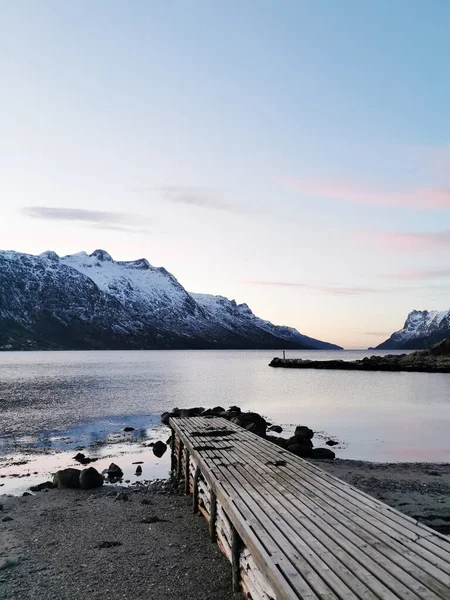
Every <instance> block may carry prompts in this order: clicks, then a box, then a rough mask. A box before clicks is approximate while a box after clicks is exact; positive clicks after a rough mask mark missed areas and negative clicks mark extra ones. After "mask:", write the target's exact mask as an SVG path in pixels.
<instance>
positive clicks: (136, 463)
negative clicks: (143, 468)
mask: <svg viewBox="0 0 450 600" xmlns="http://www.w3.org/2000/svg"><path fill="white" fill-rule="evenodd" d="M131 464H132V465H143V464H144V461H143V460H136V461H135V462H133V463H131Z"/></svg>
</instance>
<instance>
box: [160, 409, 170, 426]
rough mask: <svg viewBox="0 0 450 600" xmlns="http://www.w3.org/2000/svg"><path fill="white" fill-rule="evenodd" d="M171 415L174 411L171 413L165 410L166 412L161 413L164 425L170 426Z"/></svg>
mask: <svg viewBox="0 0 450 600" xmlns="http://www.w3.org/2000/svg"><path fill="white" fill-rule="evenodd" d="M171 416H172V413H170V412H164V413H163V414H162V415H161V423H162V424H163V425H167V426H169V419H170V417H171Z"/></svg>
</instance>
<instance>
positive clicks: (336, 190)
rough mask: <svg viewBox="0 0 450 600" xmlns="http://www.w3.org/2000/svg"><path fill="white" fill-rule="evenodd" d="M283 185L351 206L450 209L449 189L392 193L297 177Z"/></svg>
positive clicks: (353, 184)
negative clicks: (351, 204) (352, 204)
mask: <svg viewBox="0 0 450 600" xmlns="http://www.w3.org/2000/svg"><path fill="white" fill-rule="evenodd" d="M282 185H283V187H285V188H288V189H291V190H294V191H296V192H298V193H299V194H301V195H303V196H310V197H313V198H324V199H328V200H339V201H346V202H352V203H354V204H362V205H370V206H378V207H401V208H409V209H411V210H439V209H450V186H442V187H434V186H430V187H425V188H418V189H412V190H408V191H399V192H393V191H388V190H380V189H374V188H370V187H367V186H360V185H357V184H355V183H354V182H352V181H333V180H329V179H303V178H298V177H291V178H285V179H283V180H282Z"/></svg>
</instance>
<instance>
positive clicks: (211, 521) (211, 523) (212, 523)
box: [209, 488, 217, 542]
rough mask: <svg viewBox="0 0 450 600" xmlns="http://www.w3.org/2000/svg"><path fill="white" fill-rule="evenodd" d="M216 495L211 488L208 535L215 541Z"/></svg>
mask: <svg viewBox="0 0 450 600" xmlns="http://www.w3.org/2000/svg"><path fill="white" fill-rule="evenodd" d="M216 519H217V497H216V493H215V491H214V490H213V489H212V488H211V491H210V493H209V535H210V537H211V541H212V542H216V539H217V536H216Z"/></svg>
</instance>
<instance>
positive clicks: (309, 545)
mask: <svg viewBox="0 0 450 600" xmlns="http://www.w3.org/2000/svg"><path fill="white" fill-rule="evenodd" d="M171 421H172V419H171ZM173 421H174V422H173V429H174V430H175V431H177V433H178V435H179V436H180V437H182V441H183V443H184V445H185V447H186V451H189V453H190V454H191V455H192V454H193V453H195V460H196V462H197V465H198V468H199V469H200V470H201V472H202V473H204V474H205V478H207V479H208V485H209V487H210V489H215V493H216V495H217V501H218V502H219V503H220V505H221V506H222V508H223V510H224V511H225V514H226V515H227V516H228V518H229V519H230V521H231V523H232V524H233V526H234V527H235V528H236V530H237V531H238V533H239V536H240V537H241V538H242V540H243V541H244V543H245V544H246V546H247V547H248V548H249V550H250V551H251V552H252V554H253V553H255V557H256V559H257V561H258V562H259V563H260V564H261V565H262V566H263V569H264V572H267V574H268V578H269V582H270V584H271V585H274V589H275V591H276V592H277V595H278V594H279V597H280V598H297V597H299V598H303V597H305V598H308V599H309V598H321V599H322V598H330V599H331V598H333V599H337V598H339V600H350V599H357V600H359V599H364V600H367V599H369V598H374V599H375V598H382V599H384V598H386V599H389V600H392V599H398V598H401V599H407V598H408V599H411V600H412V599H414V600H417V599H418V598H421V599H422V600H431V599H433V600H435V599H438V598H440V599H444V600H449V599H450V577H449V576H448V573H450V561H449V559H448V557H449V556H450V552H449V548H450V545H449V544H448V541H447V539H446V538H445V537H444V536H441V535H439V534H437V535H435V533H434V532H433V530H431V529H429V528H427V527H426V526H423V525H421V524H417V523H416V522H414V520H413V519H410V518H408V517H407V516H406V515H403V514H402V513H400V512H398V511H395V510H394V509H390V508H389V507H386V505H384V504H383V503H381V502H379V501H377V500H375V499H373V498H371V497H370V496H368V495H367V494H364V493H362V492H360V491H359V490H356V489H355V488H353V487H352V486H350V485H349V484H346V483H345V482H342V481H341V480H339V479H337V478H334V477H332V476H329V475H328V474H327V473H325V472H324V471H322V470H321V469H319V468H318V467H316V466H315V465H310V464H308V463H306V461H304V460H302V459H300V458H298V457H295V456H294V455H292V454H291V453H288V452H287V451H285V450H282V449H279V448H278V447H277V446H275V445H274V444H272V443H271V442H268V441H266V440H262V439H261V438H259V437H257V436H255V435H254V434H251V433H250V432H247V431H245V430H243V429H242V428H239V427H238V426H236V425H234V424H232V423H229V422H228V421H226V420H224V419H221V418H213V419H208V420H207V419H204V418H203V419H202V418H201V417H199V418H189V419H173ZM171 425H172V423H171ZM217 430H227V431H232V432H233V433H232V434H231V435H230V436H216V437H215V436H214V435H211V432H213V431H217ZM193 434H195V435H193ZM208 434H209V435H208ZM197 448H198V450H197ZM180 454H181V452H179V455H180ZM280 458H281V459H282V460H283V461H285V463H286V464H285V465H284V466H283V465H280V466H279V467H278V468H277V469H275V467H274V465H270V464H267V463H274V462H275V461H276V460H280ZM194 477H195V476H194ZM202 512H203V511H202ZM311 565H313V568H312V570H311ZM283 581H284V583H283ZM288 581H289V582H290V583H288ZM325 582H327V583H325ZM330 583H331V586H332V587H331V588H330V587H329V584H330ZM324 585H325V587H323V586H324ZM305 593H306V596H305V595H304V594H305ZM302 594H303V595H302ZM317 594H318V595H317ZM330 594H331V595H330ZM370 594H372V595H370Z"/></svg>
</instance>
